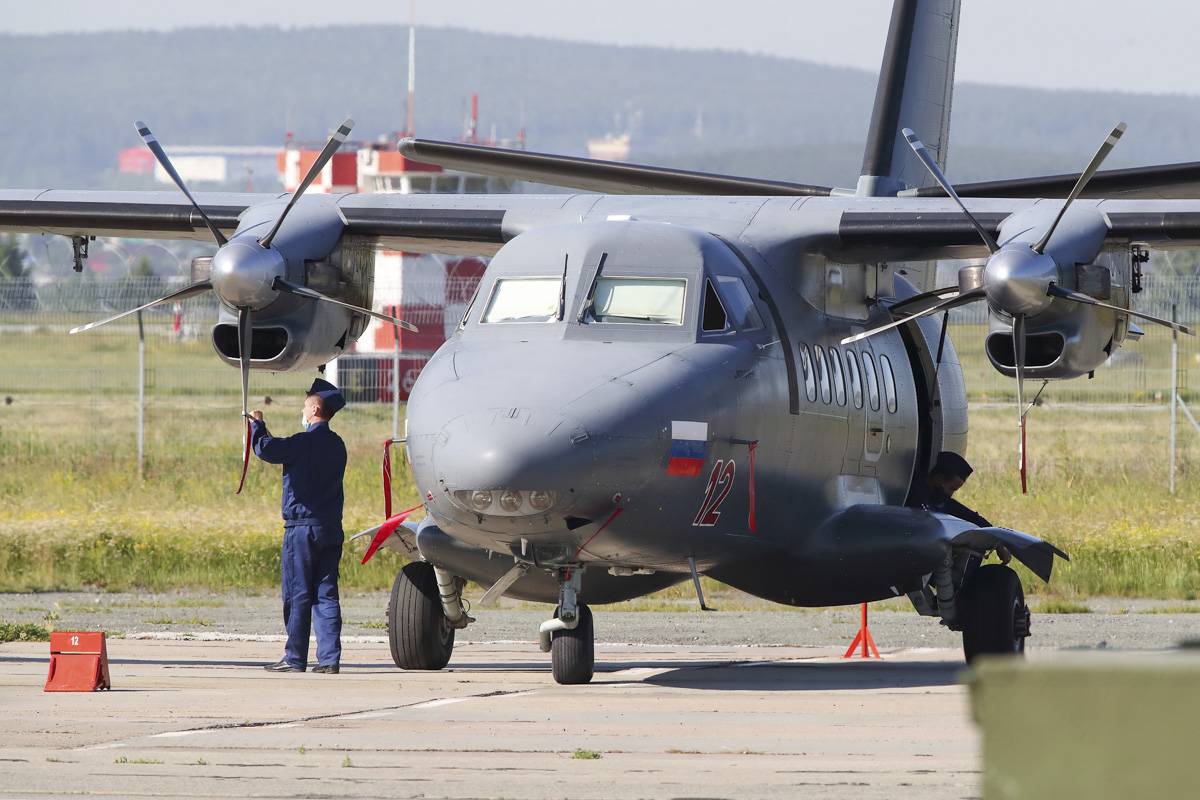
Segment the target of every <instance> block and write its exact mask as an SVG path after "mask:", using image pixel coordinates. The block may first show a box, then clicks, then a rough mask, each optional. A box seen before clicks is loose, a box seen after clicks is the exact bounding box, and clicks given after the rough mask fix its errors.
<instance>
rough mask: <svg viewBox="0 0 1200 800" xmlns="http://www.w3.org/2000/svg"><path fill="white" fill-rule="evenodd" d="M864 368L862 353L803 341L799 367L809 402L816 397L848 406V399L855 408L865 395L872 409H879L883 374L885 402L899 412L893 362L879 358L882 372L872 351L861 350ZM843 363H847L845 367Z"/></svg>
mask: <svg viewBox="0 0 1200 800" xmlns="http://www.w3.org/2000/svg"><path fill="white" fill-rule="evenodd" d="M861 357H862V365H861V371H860V367H859V354H856V353H855V351H853V350H847V351H845V352H841V353H839V351H838V350H837V348H835V347H830V348H829V349H828V350H826V349H825V348H823V347H821V346H820V345H813V346H812V350H811V351H810V350H809V347H808V345H806V344H803V343H801V344H800V366H801V369H802V370H803V372H804V392H805V394H807V395H808V401H809V402H810V403H815V402H817V397H818V396H819V397H820V398H821V402H822V403H825V404H827V405H828V404H830V403H837V404H838V405H839V406H844V405H846V401H847V399H849V401H850V402H852V403H853V404H854V407H855V408H862V407H863V402H864V395H865V398H866V402H867V403H869V404H870V406H871V410H872V411H878V410H879V384H880V376H882V382H883V402H884V404H885V405H886V406H887V410H888V411H889V412H890V413H893V414H894V413H896V407H897V403H896V376H895V375H894V374H893V373H892V362H891V361H890V360H889V359H888V357H887V356H884V355H881V356H880V357H879V372H878V373H876V371H875V359H874V358H872V357H871V354H870V353H862V354H861ZM843 365H844V366H843ZM864 390H865V391H864Z"/></svg>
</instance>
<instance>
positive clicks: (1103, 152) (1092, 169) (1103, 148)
mask: <svg viewBox="0 0 1200 800" xmlns="http://www.w3.org/2000/svg"><path fill="white" fill-rule="evenodd" d="M1124 133H1125V123H1124V122H1118V123H1117V126H1116V127H1115V128H1113V129H1112V132H1111V133H1109V134H1108V138H1107V139H1105V140H1104V144H1102V145H1100V149H1099V150H1097V151H1096V155H1094V156H1092V160H1091V161H1090V162H1088V165H1087V169H1085V170H1084V171H1083V172H1081V173H1080V174H1079V180H1077V181H1075V187H1074V188H1073V189H1071V193H1070V194H1068V195H1067V201H1066V202H1065V203H1063V206H1062V208H1060V209H1059V210H1058V216H1057V217H1055V218H1054V222H1052V223H1050V229H1049V230H1047V231H1046V235H1045V236H1043V237H1042V239H1041V241H1039V242H1038V243H1037V244H1035V245H1034V246H1033V249H1034V252H1037V253H1042V252H1045V250H1046V245H1047V244H1049V243H1050V237H1051V236H1053V235H1054V229H1055V228H1057V227H1058V223H1059V222H1061V221H1062V218H1063V214H1066V213H1067V209H1068V208H1070V207H1071V203H1074V202H1075V198H1077V197H1079V195H1080V193H1082V192H1083V190H1084V188H1086V187H1087V185H1088V181H1090V180H1091V179H1092V176H1093V175H1095V174H1096V170H1098V169H1100V165H1101V164H1103V163H1104V159H1106V158H1108V154H1109V153H1111V152H1112V149H1113V148H1114V147H1116V146H1117V142H1118V141H1120V139H1121V136H1122V135H1123V134H1124Z"/></svg>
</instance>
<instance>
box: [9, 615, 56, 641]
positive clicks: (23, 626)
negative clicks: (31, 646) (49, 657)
mask: <svg viewBox="0 0 1200 800" xmlns="http://www.w3.org/2000/svg"><path fill="white" fill-rule="evenodd" d="M48 641H50V631H49V630H47V629H46V628H44V627H42V626H41V625H35V624H34V623H32V622H4V621H2V620H0V643H3V642H48Z"/></svg>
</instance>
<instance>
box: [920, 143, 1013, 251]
mask: <svg viewBox="0 0 1200 800" xmlns="http://www.w3.org/2000/svg"><path fill="white" fill-rule="evenodd" d="M901 132H902V133H903V134H904V138H905V139H907V140H908V146H909V147H911V148H912V151H913V152H914V153H916V154H917V158H919V159H921V163H922V164H924V165H925V169H927V170H929V174H930V175H932V176H933V179H934V180H935V181H937V184H938V186H940V187H942V191H943V192H945V193H946V194H948V195H950V199H952V200H953V201H954V202H956V203H958V207H959V208H961V209H962V212H963V213H964V214H966V215H967V219H968V220H970V221H971V224H972V225H974V226H975V230H977V231H979V236H980V238H982V239H983V243H984V244H985V245H987V249H988V252H989V253H994V252H996V251H997V250H999V249H1000V245H998V244H996V239H995V237H993V236H992V235H991V234H990V233H988V232H987V231H986V230H985V229H984V227H983V226H982V225H980V224H979V220H977V219H975V215H974V214H972V213H971V212H970V211H968V210H967V207H966V205H965V204H964V203H963V201H962V198H961V197H959V196H958V192H956V191H954V186H953V185H951V183H950V181H949V180H948V179H947V178H946V176H945V174H943V173H942V170H941V167H939V166H938V165H937V162H936V161H934V160H933V156H931V155H929V151H928V150H927V149H925V143H924V142H922V141H921V140H920V139H918V138H917V134H915V133H913V130H912V128H905V129H904V130H903V131H901Z"/></svg>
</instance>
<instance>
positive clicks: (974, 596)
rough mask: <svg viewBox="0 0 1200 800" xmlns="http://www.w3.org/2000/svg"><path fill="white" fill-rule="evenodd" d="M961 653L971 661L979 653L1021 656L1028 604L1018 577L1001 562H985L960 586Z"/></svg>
mask: <svg viewBox="0 0 1200 800" xmlns="http://www.w3.org/2000/svg"><path fill="white" fill-rule="evenodd" d="M960 603H961V607H960V608H961V618H962V632H963V654H964V655H965V656H966V657H967V663H968V664H970V663H971V662H972V661H974V660H975V658H976V657H977V656H981V655H1000V654H1008V655H1018V656H1020V655H1024V654H1025V640H1026V639H1027V638H1029V627H1030V625H1029V606H1027V605H1025V592H1024V590H1023V589H1022V588H1021V579H1020V578H1019V577H1018V576H1017V573H1016V572H1014V571H1013V570H1012V569H1010V568H1009V567H1006V566H1004V565H1003V564H987V565H985V566H982V567H980V568H979V569H977V570H975V574H974V575H973V576H971V579H970V580H969V581H968V582H967V585H966V586H965V587H963V592H962V599H961V600H960Z"/></svg>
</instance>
